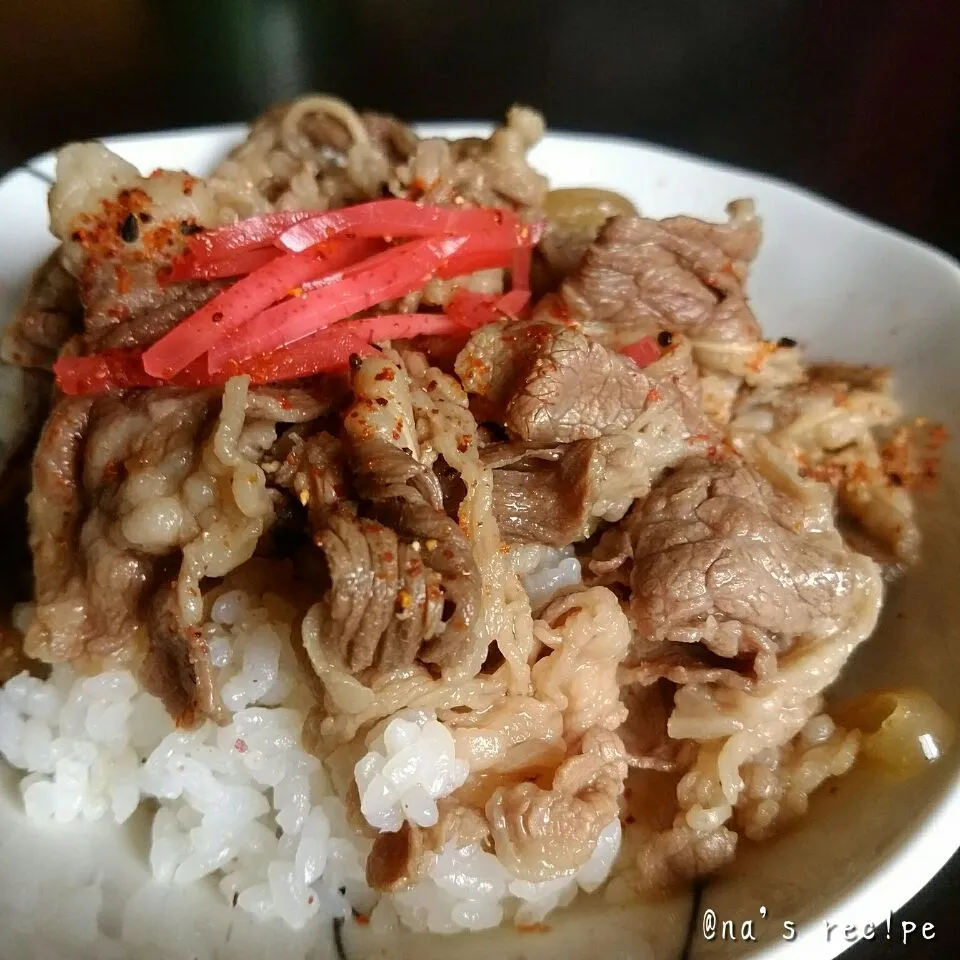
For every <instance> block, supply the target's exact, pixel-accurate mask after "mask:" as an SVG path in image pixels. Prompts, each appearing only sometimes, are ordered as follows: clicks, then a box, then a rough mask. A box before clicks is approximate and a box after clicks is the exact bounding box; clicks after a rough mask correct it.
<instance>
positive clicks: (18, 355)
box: [0, 248, 83, 370]
mask: <svg viewBox="0 0 960 960" xmlns="http://www.w3.org/2000/svg"><path fill="white" fill-rule="evenodd" d="M60 254H61V251H60V249H59V248H58V249H57V250H55V251H54V252H53V253H51V254H50V256H49V257H48V258H47V259H46V260H45V261H44V263H43V265H42V266H41V267H40V269H39V270H38V271H37V272H36V274H35V275H34V277H33V280H32V281H31V282H30V286H29V288H28V289H27V294H26V297H25V298H24V301H23V303H22V305H21V306H20V310H19V311H18V312H17V313H16V315H15V316H14V317H13V319H12V320H11V321H10V323H9V324H8V325H7V326H6V327H5V329H4V331H3V342H2V345H0V357H2V359H3V360H4V361H6V362H7V363H12V364H15V365H16V366H20V367H37V368H40V369H42V370H49V369H50V367H51V366H52V364H53V361H54V360H56V358H57V354H58V353H59V352H60V349H61V347H62V346H63V345H64V344H65V343H66V342H67V340H68V339H69V338H70V337H71V335H73V334H74V333H78V332H79V331H80V330H81V329H82V326H83V310H82V307H81V304H80V294H79V291H78V289H77V281H76V279H75V278H74V277H73V276H72V275H71V274H70V273H69V272H68V271H67V270H66V269H65V268H64V266H63V264H62V262H61V256H60Z"/></svg>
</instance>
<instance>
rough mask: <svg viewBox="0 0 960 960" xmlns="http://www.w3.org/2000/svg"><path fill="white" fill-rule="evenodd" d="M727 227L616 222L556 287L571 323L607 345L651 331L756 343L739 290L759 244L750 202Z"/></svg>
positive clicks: (734, 209)
mask: <svg viewBox="0 0 960 960" xmlns="http://www.w3.org/2000/svg"><path fill="white" fill-rule="evenodd" d="M728 210H729V213H730V219H729V221H728V223H726V224H716V223H706V222H704V221H702V220H696V219H694V218H692V217H671V218H670V219H667V220H659V221H658V220H650V219H647V218H645V217H636V216H618V217H615V218H613V219H611V220H610V221H608V223H607V224H606V226H604V228H603V229H602V230H601V232H600V235H599V237H598V238H597V241H596V243H594V244H593V246H592V247H591V248H590V249H589V250H588V251H587V253H586V255H585V256H584V258H583V261H582V263H581V265H580V267H579V268H578V269H577V270H576V271H575V272H574V274H573V275H572V276H570V277H569V278H568V279H567V280H566V281H565V282H564V283H563V285H562V286H561V289H560V298H561V302H562V305H563V307H564V308H565V310H566V312H567V313H568V314H569V316H570V319H572V320H574V321H575V322H578V323H581V324H583V325H585V327H586V329H587V330H588V332H590V333H591V334H594V335H597V336H600V337H602V338H604V339H606V340H609V341H611V342H629V341H631V340H635V339H638V338H639V337H641V336H644V335H646V334H649V333H654V332H656V331H657V330H670V331H678V332H684V333H688V334H690V335H691V336H695V337H698V338H701V339H707V340H714V341H723V342H731V343H743V342H752V341H754V340H757V339H759V337H760V328H759V326H758V325H757V321H756V319H755V318H754V316H753V313H752V312H751V310H750V307H749V305H748V304H747V300H746V295H745V293H744V289H743V283H744V280H745V277H746V271H747V267H748V265H749V263H750V261H751V260H752V259H753V258H754V256H755V255H756V252H757V248H758V246H759V243H760V224H759V221H758V220H757V218H756V217H755V216H754V215H753V206H752V204H751V203H749V202H748V201H736V202H734V203H733V204H731V205H730V207H729V208H728Z"/></svg>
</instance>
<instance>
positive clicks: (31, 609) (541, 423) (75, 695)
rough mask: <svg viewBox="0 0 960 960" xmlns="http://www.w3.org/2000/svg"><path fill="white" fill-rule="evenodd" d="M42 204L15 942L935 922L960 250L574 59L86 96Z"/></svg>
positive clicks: (713, 936) (26, 216)
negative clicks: (90, 101)
mask: <svg viewBox="0 0 960 960" xmlns="http://www.w3.org/2000/svg"><path fill="white" fill-rule="evenodd" d="M184 171H188V172H184ZM0 211H2V214H3V216H2V218H0V251H2V256H0V316H2V319H3V322H4V323H5V330H4V337H3V356H4V360H5V363H4V364H3V365H2V367H0V467H2V470H3V480H2V485H0V492H2V501H0V507H2V510H3V523H4V532H5V536H4V551H3V565H4V576H3V584H2V585H0V594H2V598H3V616H2V620H0V629H2V640H3V645H2V648H0V669H2V673H0V682H2V684H3V686H2V687H0V755H2V758H3V759H2V761H0V783H2V791H0V827H2V828H0V930H2V933H0V955H2V956H4V957H10V958H17V960H27V958H42V957H51V956H56V957H60V958H63V960H74V958H76V960H81V958H84V960H86V958H91V960H92V958H98V960H114V958H116V960H121V958H128V957H129V958H134V957H136V958H144V957H156V958H163V960H183V958H203V960H215V958H216V960H245V958H254V957H257V958H259V957H262V956H264V955H267V954H268V953H269V955H270V956H271V957H275V958H276V960H288V958H289V960H294V958H296V960H305V958H317V960H319V958H328V957H329V958H357V960H360V958H372V957H382V958H385V960H389V958H397V960H401V958H413V957H416V958H417V960H426V958H431V957H436V958H438V960H439V958H449V957H453V956H455V957H458V958H463V960H468V958H472V957H476V958H480V957H487V956H490V955H491V954H492V953H496V954H502V955H505V956H511V957H522V958H528V960H537V958H541V957H543V958H548V957H551V956H563V957H569V958H577V957H580V958H587V957H593V956H597V955H600V954H602V955H603V956H606V957H622V958H624V960H626V958H628V957H629V958H635V957H636V958H639V957H644V958H651V960H660V958H664V960H666V958H669V960H680V958H689V960H698V958H706V957H711V958H722V957H747V956H751V957H764V958H774V957H777V958H781V957H833V956H836V955H838V954H839V953H841V952H842V951H843V950H844V949H845V948H846V947H848V946H849V945H850V943H851V942H852V941H853V940H855V939H857V938H859V937H863V936H866V937H867V938H870V937H884V938H886V937H887V934H888V933H889V934H890V939H900V940H902V939H903V937H904V936H905V935H906V936H907V938H908V941H909V940H910V939H913V940H918V939H922V938H923V936H924V930H923V923H924V922H925V921H927V920H928V919H929V918H923V917H907V919H908V920H909V921H912V922H915V923H916V927H915V928H913V929H904V928H901V927H900V926H899V925H898V923H897V922H894V923H893V924H892V926H891V927H890V928H889V930H888V927H887V923H888V921H889V918H890V916H891V915H892V914H893V912H895V911H897V910H898V909H899V908H900V907H902V906H903V905H904V904H906V903H907V901H908V900H909V899H910V898H911V897H912V896H913V895H914V894H915V893H917V892H918V891H919V890H920V889H921V888H922V887H924V886H925V885H926V884H927V883H928V882H930V881H931V880H932V879H933V878H934V876H935V874H936V873H937V871H938V870H939V869H940V868H941V867H942V866H943V865H944V864H945V863H946V861H947V860H948V859H949V858H950V856H951V855H952V853H953V852H954V851H955V850H956V849H957V847H958V846H960V779H958V766H960V753H958V749H957V748H955V747H954V745H953V739H954V727H955V724H956V723H957V722H958V721H960V690H958V687H957V684H956V682H955V679H954V678H955V677H956V676H958V675H960V629H958V627H957V624H958V623H960V592H958V591H957V590H956V587H955V580H956V571H957V570H958V569H960V501H958V497H960V493H958V491H960V485H958V483H957V477H956V470H955V456H954V448H953V445H952V441H951V439H950V438H951V437H953V436H956V435H957V432H958V431H960V388H958V386H957V383H956V377H955V371H956V370H957V369H960V337H958V336H957V330H956V324H957V320H958V318H960V268H958V266H957V265H956V264H955V263H953V262H952V261H951V260H950V259H949V258H947V257H946V256H944V255H943V254H941V253H939V252H938V251H936V250H933V249H931V248H929V247H926V246H924V245H923V244H920V243H918V242H916V241H913V240H911V239H909V238H907V237H905V236H902V235H899V234H897V233H895V232H893V231H890V230H888V229H885V228H883V227H881V226H878V225H876V224H874V223H871V222H868V221H866V220H863V219H861V218H859V217H857V216H855V215H853V214H851V213H849V212H847V211H844V210H841V209H839V208H837V207H835V206H833V205H831V204H830V203H827V202H826V201H824V200H822V199H820V198H818V197H815V196H812V195H810V194H807V193H804V192H803V191H800V190H798V189H795V188H793V187H790V186H787V185H784V184H782V183H778V182H776V181H773V180H770V179H767V178H765V177H762V176H758V175H753V174H750V173H745V172H742V171H738V170H734V169H731V168H727V167H724V166H720V165H717V164H714V163H711V162H708V161H705V160H700V159H696V158H691V157H687V156H683V155H680V154H677V153H673V152H671V151H667V150H663V149H660V148H658V147H654V146H650V145H646V144H642V143H638V142H635V141H628V140H621V139H614V138H606V137H593V136H583V135H570V134H563V133H546V134H545V133H544V129H543V122H542V119H541V118H540V117H539V116H538V115H537V114H536V113H535V112H533V111H531V110H528V109H526V108H513V109H511V111H510V112H509V113H508V115H507V119H506V121H505V122H504V123H503V124H502V125H501V126H499V127H496V128H489V127H485V126H474V125H469V124H443V125H437V126H425V127H416V128H412V127H408V126H406V125H405V124H403V123H401V122H400V121H398V120H394V119H393V118H390V117H384V116H379V115H373V114H358V113H356V112H355V111H354V110H353V109H352V108H351V107H349V106H348V105H347V104H344V103H343V102H342V101H339V100H336V99H335V98H332V97H325V96H313V97H306V98H303V99H302V100H300V101H296V102H294V103H293V104H286V105H282V106H279V107H276V108H274V109H272V110H271V111H269V112H268V113H267V114H265V115H264V116H263V117H261V118H260V119H259V120H257V121H256V122H255V123H254V124H253V126H252V127H251V128H249V129H248V128H245V127H244V128H242V127H224V128H214V129H208V130H197V131H180V132H171V133H163V134H156V135H143V136H132V137H120V138H115V139H110V140H107V141H105V143H104V144H92V143H87V144H73V145H68V146H67V147H65V148H64V149H63V150H61V151H59V152H58V153H57V154H56V155H54V154H51V155H47V156H43V157H40V158H38V159H36V160H34V161H31V162H30V163H29V164H27V165H26V166H25V167H23V168H20V169H17V170H14V171H13V172H11V173H10V174H8V175H7V176H6V177H5V178H4V179H3V180H2V181H0ZM851 931H852V932H851ZM926 933H927V936H928V937H929V935H930V933H931V931H929V929H928V930H927V931H926Z"/></svg>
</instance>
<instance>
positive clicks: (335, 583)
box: [274, 434, 480, 674]
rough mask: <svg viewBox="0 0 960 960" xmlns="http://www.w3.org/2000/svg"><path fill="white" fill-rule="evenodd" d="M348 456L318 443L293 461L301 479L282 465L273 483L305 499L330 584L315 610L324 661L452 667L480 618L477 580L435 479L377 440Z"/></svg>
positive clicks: (320, 439) (356, 666)
mask: <svg viewBox="0 0 960 960" xmlns="http://www.w3.org/2000/svg"><path fill="white" fill-rule="evenodd" d="M344 447H345V449H344ZM344 447H341V445H340V441H337V440H335V439H334V438H333V437H330V436H328V435H325V434H318V435H316V436H314V437H311V438H309V439H308V440H307V441H306V442H305V443H304V444H303V445H302V451H297V452H295V457H299V462H300V467H299V471H298V472H294V473H291V472H290V471H291V464H290V463H284V464H283V465H281V467H280V468H279V470H278V471H277V472H276V473H275V474H274V482H280V483H284V484H288V485H292V487H293V488H294V489H297V488H298V487H299V488H300V489H302V490H304V491H306V492H305V494H304V495H302V496H301V500H303V501H305V502H306V503H307V504H308V510H309V511H310V520H311V526H312V528H313V531H314V534H313V536H314V542H315V543H316V545H317V546H318V547H319V549H320V551H321V552H322V555H323V557H324V560H325V567H326V571H327V575H328V577H329V585H328V587H327V588H326V590H325V593H324V598H323V601H322V603H321V604H320V608H319V615H320V617H321V627H320V630H319V635H320V637H321V638H322V641H323V642H324V644H325V645H326V647H327V651H326V654H325V655H326V656H328V657H329V656H330V655H331V653H333V654H334V659H335V660H337V661H339V662H340V663H341V664H342V665H343V666H344V667H345V668H346V669H347V670H349V671H350V672H352V673H354V674H358V673H361V672H363V671H364V670H367V669H368V668H370V667H376V668H377V669H379V670H391V669H394V668H396V667H401V666H407V665H409V664H411V663H413V662H414V661H416V660H420V661H423V662H426V663H434V664H437V665H440V666H444V665H449V664H451V663H454V662H456V660H457V658H458V657H459V656H460V654H461V652H462V650H463V648H464V646H465V644H466V643H467V641H468V639H469V636H470V629H471V625H472V624H473V622H474V620H475V618H476V616H477V615H478V612H479V603H480V578H479V572H478V570H477V567H476V561H475V560H474V557H473V551H472V549H471V547H470V543H469V541H468V540H467V538H466V536H465V534H464V533H463V531H462V530H461V529H460V527H459V526H458V525H457V523H456V522H455V521H454V520H451V519H450V517H449V516H447V514H446V513H445V512H444V509H443V500H442V493H441V490H440V485H439V483H438V481H437V478H436V475H435V474H434V473H433V471H431V470H429V469H428V468H426V467H424V466H422V465H421V464H419V463H417V461H416V460H414V459H413V457H412V456H411V455H410V454H409V453H407V451H405V450H403V449H401V448H399V447H396V446H393V445H391V444H390V443H388V442H387V441H384V440H381V439H379V438H376V437H372V438H370V439H367V440H360V441H355V440H348V441H346V442H345V444H344ZM288 459H289V458H288ZM332 464H335V467H333V469H334V470H336V471H337V472H336V474H335V477H336V479H333V477H334V474H333V473H331V465H332ZM291 476H292V478H293V479H290V477H291ZM298 477H299V478H304V479H297V478H298ZM311 484H312V485H311ZM347 490H349V494H350V496H352V497H356V499H357V500H358V501H359V503H358V504H357V503H354V501H352V500H347V499H346V498H345V497H344V492H345V491H347ZM315 503H316V504H318V505H322V506H318V507H317V508H316V509H314V504H315ZM356 508H359V514H358V513H356V512H354V511H355V509H356Z"/></svg>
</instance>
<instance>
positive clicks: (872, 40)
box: [0, 0, 960, 254]
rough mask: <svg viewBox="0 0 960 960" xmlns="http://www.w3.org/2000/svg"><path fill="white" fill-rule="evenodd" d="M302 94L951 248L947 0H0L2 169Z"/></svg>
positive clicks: (951, 16) (957, 23)
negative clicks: (553, 130) (609, 148)
mask: <svg viewBox="0 0 960 960" xmlns="http://www.w3.org/2000/svg"><path fill="white" fill-rule="evenodd" d="M308 89H322V90H329V91H333V92H336V93H338V94H339V95H340V96H343V97H345V98H347V99H348V100H351V101H353V102H355V103H357V104H358V105H360V106H363V107H370V108H376V109H380V110H386V111H391V112H395V113H398V114H400V115H402V116H404V117H412V118H418V119H427V118H438V119H445V118H452V117H470V118H474V117H481V118H493V117H495V116H498V115H500V114H502V112H503V110H504V108H505V107H506V106H508V105H509V104H510V103H511V102H512V101H513V100H521V101H526V102H528V103H531V104H534V105H536V106H538V107H540V108H542V109H543V110H544V111H545V113H546V115H547V118H548V120H549V122H550V123H551V124H552V125H553V126H554V127H567V128H573V129H580V130H593V131H612V132H617V133H624V134H634V135H637V136H640V137H644V138H647V139H650V140H654V141H658V142H661V143H666V144H670V145H673V146H677V147H681V148H683V149H686V150H690V151H693V152H696V153H702V154H706V155H709V156H712V157H717V158H721V159H724V160H728V161H731V162H733V163H737V164H742V165H744V166H748V167H752V168H756V169H761V170H766V171H769V172H772V173H775V174H777V175H780V176H784V177H787V178H788V179H791V180H794V181H797V182H799V183H802V184H804V185H806V186H809V187H812V188H813V189H815V190H818V191H820V192H822V193H825V194H827V195H828V196H830V197H832V198H834V199H836V200H838V201H840V202H841V203H844V204H846V205H848V206H851V207H853V208H855V209H857V210H860V211H862V212H865V213H867V214H869V215H871V216H873V217H876V218H878V219H880V220H883V221H885V222H887V223H890V224H892V225H894V226H897V227H900V228H901V229H904V230H906V231H908V232H910V233H913V234H916V235H919V236H921V237H923V238H925V239H927V240H929V241H931V242H933V243H935V244H938V245H939V246H941V247H944V248H946V249H948V250H950V251H951V252H953V253H954V254H960V226H958V221H960V185H958V171H960V0H483V2H469V0H72V2H71V0H0V91H2V96H0V169H3V168H8V167H10V166H13V165H15V164H17V163H18V162H20V161H22V160H24V159H26V158H27V157H29V156H31V155H32V154H35V153H37V152H39V151H42V150H46V149H48V148H50V147H52V146H54V145H56V144H58V143H60V142H62V141H63V140H66V139H69V138H72V137H90V136H95V135H98V134H104V133H120V132H134V131H140V130H150V129H158V128H163V127H174V126H184V125H190V124H207V123H216V122H220V121H225V120H239V119H241V118H247V117H250V116H252V115H253V114H255V113H257V112H258V111H259V110H261V109H262V108H263V107H264V106H266V105H267V104H269V103H271V102H272V101H274V100H277V99H281V98H284V97H289V96H292V95H293V94H296V93H298V92H300V91H304V90H308Z"/></svg>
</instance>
